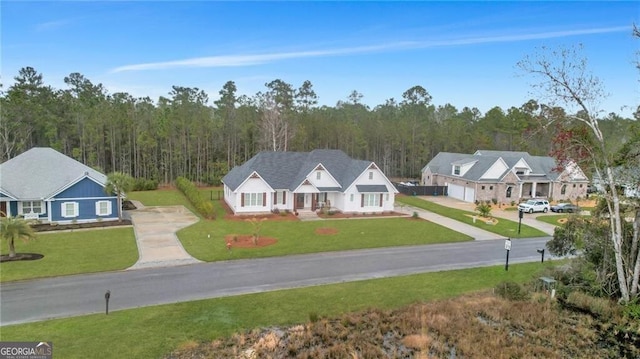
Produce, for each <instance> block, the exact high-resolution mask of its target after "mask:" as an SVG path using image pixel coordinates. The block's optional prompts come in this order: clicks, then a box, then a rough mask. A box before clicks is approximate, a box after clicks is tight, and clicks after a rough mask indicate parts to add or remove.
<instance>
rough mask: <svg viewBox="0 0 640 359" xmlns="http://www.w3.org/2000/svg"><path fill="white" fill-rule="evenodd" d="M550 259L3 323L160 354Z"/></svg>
mask: <svg viewBox="0 0 640 359" xmlns="http://www.w3.org/2000/svg"><path fill="white" fill-rule="evenodd" d="M550 263H551V262H545V263H544V264H543V265H541V264H539V263H527V264H515V265H512V266H510V267H509V271H508V272H505V271H504V268H503V266H494V267H485V268H473V269H464V270H456V271H448V272H437V273H426V274H418V275H411V276H405V277H394V278H384V279H375V280H367V281H359V282H350V283H342V284H333V285H325V286H318V287H308V288H300V289H291V290H281V291H275V292H267V293H259V294H250V295H242V296H235V297H225V298H217V299H208V300H200V301H194V302H186V303H178V304H170V305H161V306H154V307H146V308H138V309H130V310H123V311H117V312H112V313H110V314H109V315H108V316H106V315H104V314H96V315H88V316H83V317H76V318H65V319H57V320H50V321H45V322H38V323H30V324H22V325H12V326H3V327H2V340H3V341H41V340H47V341H52V342H53V347H54V353H55V354H54V355H55V357H56V358H87V357H100V358H105V359H108V358H161V357H163V356H164V355H167V354H168V353H169V352H171V351H173V350H174V349H175V348H177V347H178V346H181V345H190V343H193V341H196V342H209V341H211V340H214V339H216V338H219V337H222V336H228V335H231V334H232V333H235V332H238V331H243V330H249V329H252V328H256V327H265V326H272V325H289V324H295V323H305V322H308V321H309V317H310V314H312V313H313V314H317V315H319V316H337V315H339V314H341V313H346V312H353V311H359V310H364V309H367V308H372V307H375V308H380V309H392V308H399V307H402V306H405V305H407V304H410V303H414V302H420V301H430V300H436V299H442V298H449V297H454V296H458V295H460V294H463V293H468V292H472V291H478V290H483V289H488V288H491V287H495V285H496V284H497V283H499V282H502V281H507V280H509V281H516V282H526V281H529V280H531V278H533V277H535V276H536V274H537V273H539V272H540V271H541V270H542V269H543V268H544V267H547V266H550V265H551V264H550Z"/></svg>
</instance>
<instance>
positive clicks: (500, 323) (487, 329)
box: [165, 292, 619, 359]
mask: <svg viewBox="0 0 640 359" xmlns="http://www.w3.org/2000/svg"><path fill="white" fill-rule="evenodd" d="M594 320H596V319H594V318H593V317H592V316H590V315H588V314H584V313H579V312H573V311H567V310H564V309H561V308H560V307H559V306H558V305H557V302H555V301H552V300H551V299H549V298H548V297H546V296H542V295H537V296H532V299H530V300H523V301H508V300H506V299H503V298H499V297H496V296H494V295H493V294H491V293H488V292H485V293H477V294H472V295H467V296H463V297H459V298H455V299H450V300H443V301H438V302H433V303H417V304H414V305H411V306H408V307H405V308H402V309H399V310H390V311H383V310H379V309H370V310H367V311H364V312H358V313H347V314H344V315H342V316H341V317H338V318H319V319H317V320H315V321H313V322H308V323H306V324H300V325H296V326H293V327H289V328H281V327H271V328H263V329H254V330H252V331H250V332H245V333H241V334H236V335H233V336H231V337H229V338H226V339H222V340H219V341H216V342H213V343H211V344H202V345H201V346H200V348H198V349H194V350H190V351H184V350H183V348H180V349H179V350H176V352H174V353H173V354H170V355H169V356H167V357H165V358H171V359H186V358H237V357H242V353H251V355H254V356H255V357H256V358H284V357H296V358H452V357H455V358H470V357H478V358H516V357H517V358H525V357H526V358H531V357H538V358H570V357H571V358H573V357H585V358H586V357H589V358H605V357H616V356H617V355H619V353H618V352H617V348H616V347H615V346H613V345H612V346H608V345H604V344H603V340H602V339H603V336H604V334H603V333H601V332H599V330H598V325H595V323H594ZM238 354H241V355H240V356H237V355H238Z"/></svg>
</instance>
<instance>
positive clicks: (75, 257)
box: [0, 227, 138, 282]
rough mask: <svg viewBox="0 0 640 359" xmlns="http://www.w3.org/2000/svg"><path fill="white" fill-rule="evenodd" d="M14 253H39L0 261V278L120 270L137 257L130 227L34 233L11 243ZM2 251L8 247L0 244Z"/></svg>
mask: <svg viewBox="0 0 640 359" xmlns="http://www.w3.org/2000/svg"><path fill="white" fill-rule="evenodd" d="M15 244H16V252H18V253H39V254H43V255H44V258H42V259H39V260H33V261H16V262H3V263H0V281H2V282H8V281H14V280H21V279H33V278H42V277H54V276H60V275H69V274H79V273H92V272H104V271H113V270H121V269H125V268H128V267H130V266H132V265H133V264H134V263H135V262H136V260H137V259H138V247H137V246H136V239H135V236H134V234H133V228H131V227H125V228H107V229H102V230H80V231H73V232H68V231H67V232H53V233H44V232H41V233H37V239H36V240H33V241H29V242H27V243H25V242H22V241H17V242H15ZM1 252H2V254H7V253H8V246H7V244H6V243H5V242H3V243H2V251H1Z"/></svg>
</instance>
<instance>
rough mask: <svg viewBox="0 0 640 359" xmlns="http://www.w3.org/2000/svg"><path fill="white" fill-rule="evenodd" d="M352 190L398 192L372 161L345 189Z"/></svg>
mask: <svg viewBox="0 0 640 359" xmlns="http://www.w3.org/2000/svg"><path fill="white" fill-rule="evenodd" d="M383 189H384V190H383ZM361 190H362V191H361ZM353 191H355V192H390V193H391V192H392V193H398V190H397V189H396V187H395V186H394V185H393V183H391V181H389V179H388V178H387V176H385V174H384V173H382V171H381V170H380V169H379V168H378V166H377V165H376V164H375V163H373V162H371V165H369V166H368V167H367V168H366V169H365V170H364V171H362V173H360V175H359V176H358V177H357V178H356V179H355V180H354V181H353V182H352V183H351V184H350V185H349V186H348V187H347V188H346V190H345V192H353Z"/></svg>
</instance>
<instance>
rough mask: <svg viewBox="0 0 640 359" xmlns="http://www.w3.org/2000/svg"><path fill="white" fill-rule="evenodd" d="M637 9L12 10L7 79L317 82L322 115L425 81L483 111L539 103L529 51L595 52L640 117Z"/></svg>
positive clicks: (606, 107) (135, 91)
mask: <svg viewBox="0 0 640 359" xmlns="http://www.w3.org/2000/svg"><path fill="white" fill-rule="evenodd" d="M639 4H640V3H638V2H559V3H557V2H212V1H197V2H186V1H183V2H162V1H155V2H154V1H134V2H126V1H115V2H80V1H74V2H57V1H55V2H54V1H50V2H22V1H21V2H17V1H2V3H1V4H0V7H1V8H0V10H1V16H2V18H1V20H2V25H1V26H2V38H1V41H2V42H1V45H2V58H1V59H2V82H3V85H4V89H5V90H6V88H7V87H8V86H10V85H11V83H12V82H13V77H15V76H16V75H17V74H18V70H19V69H20V68H22V67H25V66H32V67H34V68H35V69H36V70H38V71H39V72H41V73H42V74H43V75H44V78H45V82H46V83H47V84H49V85H52V86H53V87H55V88H59V89H63V88H66V85H65V84H64V82H63V79H64V77H65V76H68V75H69V74H70V73H72V72H79V73H81V74H83V75H84V76H85V77H87V78H88V79H89V80H91V81H92V82H93V83H102V84H103V85H104V86H105V87H106V88H107V90H108V91H109V92H110V93H113V92H118V91H125V92H129V93H130V94H132V95H134V96H136V97H141V96H149V97H151V98H152V99H154V100H157V98H158V97H159V96H167V95H168V93H169V91H170V90H171V86H172V85H178V86H187V87H198V88H200V89H202V90H205V91H206V92H207V94H208V95H209V98H210V100H211V101H213V100H215V99H216V98H217V97H218V91H219V90H220V89H221V88H222V86H223V85H224V83H225V82H227V81H229V80H232V81H235V82H236V85H237V87H238V92H239V94H246V95H250V96H251V95H253V94H255V93H256V92H258V91H263V90H264V89H265V87H264V85H265V83H267V82H270V81H272V80H275V79H281V80H283V81H286V82H288V83H290V84H292V85H293V86H294V87H296V88H297V87H299V86H300V85H301V84H302V82H303V81H305V80H310V81H311V83H312V84H313V87H314V89H315V91H316V93H317V94H318V96H319V103H320V104H321V105H329V106H334V105H335V104H336V102H337V101H339V100H345V99H346V98H347V96H348V95H349V94H350V93H351V91H353V90H357V91H358V92H360V93H362V94H363V96H364V97H363V99H362V101H363V102H364V103H365V104H367V105H369V106H371V107H373V106H376V105H379V104H383V103H384V102H385V100H386V99H389V98H395V99H396V100H398V101H399V100H401V97H402V93H403V92H404V91H405V90H407V89H409V88H410V87H412V86H415V85H420V86H423V87H424V88H426V89H427V90H428V91H429V93H430V94H431V95H432V96H433V103H434V104H436V105H444V104H446V103H450V104H452V105H454V106H456V107H457V108H458V109H462V107H464V106H468V107H477V108H479V109H480V110H481V111H482V112H483V113H484V112H486V111H487V110H489V109H490V108H492V107H493V106H501V107H502V108H503V109H505V110H506V109H507V108H509V107H511V106H516V107H519V106H521V105H522V104H523V103H525V102H526V101H528V100H529V99H530V98H533V97H535V93H532V90H531V87H530V82H531V78H530V77H526V76H524V77H523V76H522V73H521V72H520V71H519V70H518V69H517V68H516V63H517V62H518V61H519V60H521V59H522V58H523V57H524V56H525V55H527V54H534V53H535V52H536V49H537V48H539V47H541V46H548V47H555V46H572V45H576V44H583V45H584V53H585V54H586V56H587V57H588V59H589V66H590V69H591V70H592V72H593V73H594V74H596V75H597V76H598V77H600V79H601V80H602V81H603V83H604V85H605V89H606V91H607V92H608V93H609V94H610V96H609V97H608V98H607V99H606V100H605V101H604V102H603V104H602V106H601V107H602V110H603V111H604V112H605V113H609V112H616V113H619V114H623V115H626V116H630V114H631V113H632V112H633V109H635V107H636V106H637V105H638V104H640V86H639V82H638V80H639V79H640V76H639V72H638V70H636V69H635V67H634V65H633V62H634V61H635V60H636V59H637V57H636V56H637V55H636V52H637V51H638V49H639V48H640V40H635V39H633V38H632V37H631V27H632V24H633V23H634V22H635V23H637V24H640V5H639ZM625 106H626V107H625Z"/></svg>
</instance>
